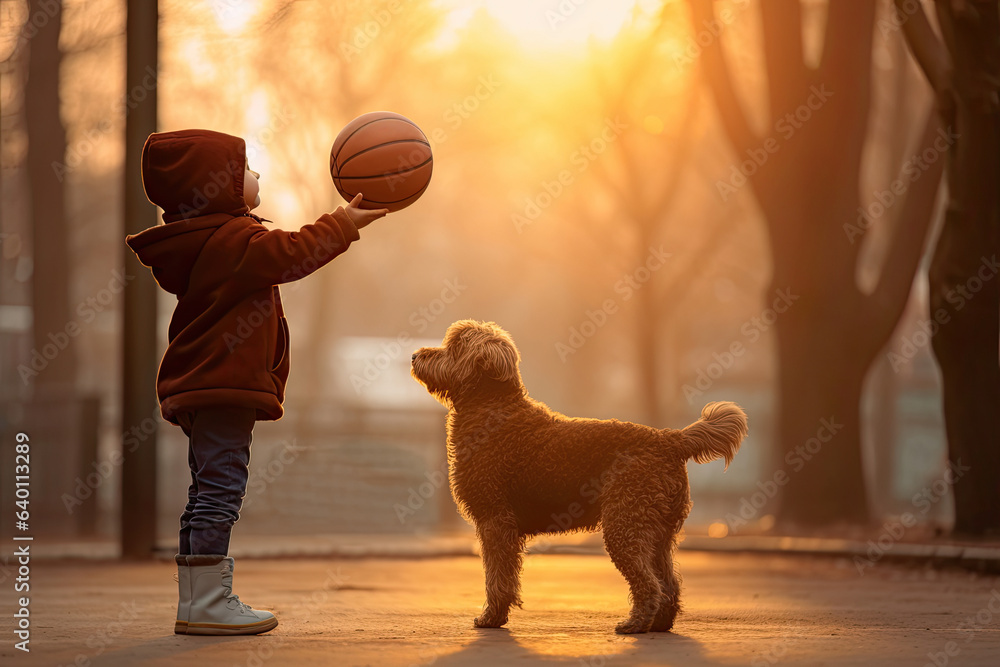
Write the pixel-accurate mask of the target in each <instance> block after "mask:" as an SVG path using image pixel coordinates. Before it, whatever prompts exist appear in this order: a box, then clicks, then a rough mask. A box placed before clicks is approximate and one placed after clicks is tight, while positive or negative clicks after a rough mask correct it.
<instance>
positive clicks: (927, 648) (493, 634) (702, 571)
mask: <svg viewBox="0 0 1000 667" xmlns="http://www.w3.org/2000/svg"><path fill="white" fill-rule="evenodd" d="M679 562H680V567H681V570H682V573H683V574H684V599H685V601H686V612H685V613H684V614H683V615H682V616H681V617H680V619H679V621H678V624H677V627H676V632H675V633H670V634H649V635H638V636H631V637H621V636H617V635H615V634H613V631H612V628H613V626H614V624H615V622H616V621H617V620H618V619H619V618H620V617H621V616H623V615H624V614H625V613H626V610H627V600H626V587H625V584H624V581H623V580H622V578H621V577H620V575H619V574H618V572H617V571H616V570H615V569H614V567H613V565H612V564H611V563H610V561H609V560H608V559H607V558H606V557H601V556H572V555H545V556H531V557H529V558H528V560H527V563H526V566H525V578H524V600H525V606H524V609H523V610H515V612H514V613H513V615H512V617H511V621H510V623H508V627H507V628H506V629H503V630H476V629H474V628H473V627H472V617H473V616H474V615H475V614H476V613H477V611H478V610H479V608H480V605H481V604H482V601H483V596H482V588H483V583H482V571H481V568H480V564H479V560H478V559H477V558H473V557H451V558H428V559H414V560H401V559H395V560H393V559H341V560H334V559H288V560H284V561H282V560H277V559H272V560H243V561H240V562H239V563H238V564H237V570H236V590H237V592H238V593H239V594H240V595H241V596H242V597H243V598H244V599H246V600H247V601H248V602H250V603H251V604H254V605H256V606H260V607H262V608H269V609H272V610H273V611H275V612H276V613H277V614H278V615H279V617H280V619H281V625H280V626H279V627H278V628H277V629H276V630H275V631H273V632H271V633H269V634H267V635H263V636H259V637H233V638H211V637H186V636H175V635H174V634H173V618H174V612H175V607H174V605H175V600H176V584H175V582H174V581H173V571H174V568H173V566H172V564H170V563H165V562H163V563H152V564H143V565H136V564H118V563H115V562H85V561H48V562H47V561H40V562H36V563H33V564H32V571H31V585H32V591H31V607H30V609H31V619H32V635H31V644H30V646H31V648H32V651H31V653H30V654H24V653H22V652H20V651H17V650H15V649H14V648H13V643H14V641H15V640H14V639H13V638H12V637H13V634H12V632H11V613H12V608H13V603H12V602H11V599H12V597H13V595H12V594H11V592H10V591H11V589H10V588H8V587H9V586H10V584H11V582H10V580H7V581H6V582H5V583H4V584H3V586H4V589H5V590H4V593H3V596H2V597H0V600H2V607H3V609H2V610H0V611H2V614H0V617H2V618H3V621H2V622H0V636H2V637H3V645H2V646H0V664H3V665H4V666H5V667H6V666H7V665H10V666H16V665H70V664H76V665H128V666H132V665H186V666H195V665H213V666H214V665H225V666H227V667H228V666H229V665H234V666H236V665H240V666H245V667H261V666H263V665H272V666H274V667H279V666H281V667H283V666H285V665H338V666H339V665H345V666H348V665H404V666H408V665H432V664H433V665H436V666H438V667H448V666H456V665H476V666H477V667H491V666H493V665H508V664H516V665H536V664H544V665H547V664H566V665H584V666H587V667H602V666H604V665H653V664H656V665H750V666H751V667H758V666H763V665H779V664H780V665H880V666H889V667H891V666H895V665H912V666H913V667H922V666H923V665H925V664H932V665H935V664H936V665H937V667H945V666H946V665H998V664H1000V579H998V578H996V577H990V576H983V575H977V574H974V573H971V572H967V571H961V570H951V571H940V570H933V569H926V568H922V567H921V568H917V567H912V566H901V565H894V564H889V563H878V564H876V565H875V566H874V567H871V568H868V569H867V570H866V571H865V573H864V575H863V576H862V575H859V574H858V571H857V569H856V568H855V566H854V564H853V563H852V562H851V561H850V560H847V559H844V558H841V559H836V558H814V557H803V556H798V557H788V556H773V555H772V556H768V555H749V554H744V555H739V554H708V553H699V552H684V553H682V554H681V555H680V558H679ZM949 653H950V655H949Z"/></svg>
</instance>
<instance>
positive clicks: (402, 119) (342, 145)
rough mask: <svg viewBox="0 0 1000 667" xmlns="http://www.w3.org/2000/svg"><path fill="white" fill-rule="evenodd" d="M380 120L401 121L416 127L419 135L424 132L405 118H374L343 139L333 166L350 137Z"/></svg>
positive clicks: (334, 157)
mask: <svg viewBox="0 0 1000 667" xmlns="http://www.w3.org/2000/svg"><path fill="white" fill-rule="evenodd" d="M380 120H401V121H403V122H404V123H409V124H410V125H412V126H413V127H416V128H417V131H418V132H420V134H424V131H423V130H421V129H420V128H419V127H417V124H416V123H414V122H413V121H412V120H409V119H407V118H403V117H399V118H375V119H372V120H370V121H368V122H367V123H365V124H364V125H361V126H360V127H356V128H354V131H353V132H351V133H350V134H349V135H347V138H346V139H344V143H342V144H340V149H339V150H338V151H337V153H336V155H334V156H333V164H334V165H336V164H337V158H339V157H340V151H342V150H344V146H346V145H347V142H348V141H350V140H351V137H353V136H354V135H355V134H357V133H358V132H360V131H361V128H362V127H368V126H369V125H371V124H372V123H377V122H379V121H380ZM424 136H426V135H424Z"/></svg>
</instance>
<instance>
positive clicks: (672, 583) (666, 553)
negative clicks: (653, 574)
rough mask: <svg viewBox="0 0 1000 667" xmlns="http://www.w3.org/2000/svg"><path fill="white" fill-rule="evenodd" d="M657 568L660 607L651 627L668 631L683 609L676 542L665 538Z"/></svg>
mask: <svg viewBox="0 0 1000 667" xmlns="http://www.w3.org/2000/svg"><path fill="white" fill-rule="evenodd" d="M657 561H658V562H657V566H658V567H657V569H658V574H659V579H660V586H661V596H660V608H659V609H658V610H657V612H656V616H655V617H654V618H653V625H652V627H650V628H649V629H650V630H651V631H653V632H667V631H668V630H670V629H671V628H672V627H674V619H675V618H677V613H678V612H679V611H680V610H681V579H680V576H679V575H678V574H677V570H676V569H675V568H674V544H673V541H672V540H665V541H664V543H663V544H662V545H661V546H660V553H658V554H657Z"/></svg>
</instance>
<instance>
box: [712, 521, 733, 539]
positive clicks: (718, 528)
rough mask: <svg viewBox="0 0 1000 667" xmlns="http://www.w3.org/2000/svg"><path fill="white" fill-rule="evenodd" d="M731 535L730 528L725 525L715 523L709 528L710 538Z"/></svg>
mask: <svg viewBox="0 0 1000 667" xmlns="http://www.w3.org/2000/svg"><path fill="white" fill-rule="evenodd" d="M728 534H729V526H727V525H726V524H724V523H719V522H716V523H713V524H712V525H710V526H709V527H708V536H709V537H725V536H726V535H728Z"/></svg>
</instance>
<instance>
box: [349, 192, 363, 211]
mask: <svg viewBox="0 0 1000 667" xmlns="http://www.w3.org/2000/svg"><path fill="white" fill-rule="evenodd" d="M364 198H365V197H364V195H362V194H361V193H360V192H359V193H358V194H356V195H354V199H352V200H351V204H350V205H351V206H353V207H354V208H358V207H360V206H361V200H362V199H364Z"/></svg>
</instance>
